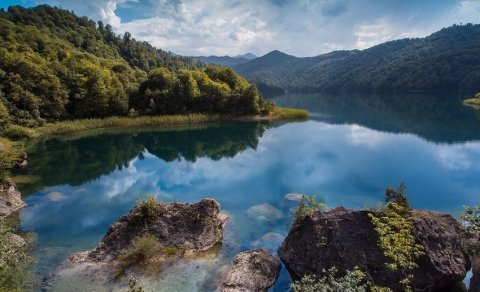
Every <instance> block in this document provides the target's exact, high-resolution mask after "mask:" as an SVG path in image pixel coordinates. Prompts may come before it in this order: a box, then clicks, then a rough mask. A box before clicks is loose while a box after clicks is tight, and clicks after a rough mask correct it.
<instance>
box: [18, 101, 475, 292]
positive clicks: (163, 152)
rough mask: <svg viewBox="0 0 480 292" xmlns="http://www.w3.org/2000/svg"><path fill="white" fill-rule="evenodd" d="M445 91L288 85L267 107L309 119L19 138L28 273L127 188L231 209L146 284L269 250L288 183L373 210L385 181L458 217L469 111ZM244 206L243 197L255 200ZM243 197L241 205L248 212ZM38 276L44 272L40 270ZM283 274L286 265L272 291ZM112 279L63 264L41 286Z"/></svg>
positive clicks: (82, 242) (104, 218) (101, 226)
mask: <svg viewBox="0 0 480 292" xmlns="http://www.w3.org/2000/svg"><path fill="white" fill-rule="evenodd" d="M445 100H447V98H445V96H425V95H404V96H401V95H397V96H373V95H369V96H338V95H337V96H331V95H325V94H318V93H317V94H289V95H285V96H281V97H278V98H275V99H274V102H275V103H276V104H278V105H283V106H292V107H300V108H305V109H308V110H310V111H311V118H310V119H309V120H308V121H303V122H293V123H262V122H237V123H224V124H211V125H200V126H192V127H177V128H171V129H167V130H158V129H141V130H138V129H137V130H131V129H130V130H109V131H98V132H90V133H84V134H81V135H78V136H69V137H63V138H53V139H46V138H42V139H38V140H35V141H32V142H31V143H29V145H27V149H28V154H29V165H30V169H29V171H28V173H26V175H28V178H29V180H28V182H25V183H23V184H20V189H21V190H22V191H23V192H24V194H25V195H27V196H26V197H25V201H26V202H27V203H28V207H26V208H24V209H23V210H22V211H21V214H20V219H21V224H20V229H21V230H22V231H31V232H32V233H33V234H34V237H35V241H36V245H35V247H34V251H33V252H34V255H35V256H36V258H37V261H38V264H37V269H38V272H39V273H41V274H42V275H50V273H54V272H55V271H56V269H57V268H58V266H59V265H60V264H61V263H62V262H63V261H64V260H65V259H66V258H67V257H68V256H69V255H70V254H71V253H73V252H77V251H84V250H88V249H91V248H93V247H94V246H96V244H97V243H98V242H99V241H100V240H101V239H102V237H103V236H104V234H105V232H106V231H107V229H108V227H109V226H110V224H112V223H113V222H114V221H115V220H116V219H117V218H119V217H120V216H121V215H123V214H125V213H127V212H128V211H129V210H131V209H132V208H133V207H134V205H135V203H136V201H137V200H138V198H140V197H142V196H146V195H147V194H155V195H156V197H157V199H158V200H161V201H167V202H170V201H182V202H183V201H185V202H195V201H198V200H200V199H202V198H205V197H210V198H214V199H216V200H217V201H218V202H219V203H220V204H221V208H222V210H224V211H225V212H226V213H227V214H228V215H229V217H230V220H229V223H228V224H227V227H226V230H225V240H224V244H223V247H222V249H221V250H217V251H216V252H215V253H213V255H208V256H205V257H202V258H198V259H192V260H188V261H182V262H179V263H178V264H175V265H171V266H168V267H164V268H163V270H162V272H158V273H150V274H149V275H148V277H147V279H144V280H145V281H146V287H147V288H149V289H152V290H155V291H196V290H199V291H204V290H207V291H208V290H213V289H214V288H215V279H214V278H215V275H217V274H218V273H219V272H220V271H221V269H222V267H224V266H225V265H227V264H229V263H230V261H231V259H232V257H233V255H234V254H235V253H237V252H239V251H243V250H248V249H251V248H253V247H265V248H268V249H270V250H272V251H275V250H276V248H277V247H278V245H279V243H280V241H281V238H282V237H284V236H286V235H287V233H288V223H289V221H290V209H291V208H292V207H293V206H292V204H291V203H289V202H288V201H286V200H285V199H284V196H285V194H288V193H305V194H310V195H316V196H317V198H318V199H319V200H321V201H323V202H325V203H326V204H327V206H328V207H335V206H339V205H342V206H346V207H352V208H363V207H375V206H378V205H379V204H380V203H381V202H382V200H383V195H384V189H385V188H386V187H389V186H397V185H398V184H399V183H400V182H402V181H403V182H405V183H406V185H407V191H406V193H407V195H408V197H409V200H410V202H411V204H412V205H413V207H415V208H426V209H432V210H437V211H443V212H448V213H451V214H453V215H455V216H456V215H457V214H458V213H459V212H460V211H461V210H462V206H463V205H472V204H477V203H479V202H480V179H479V178H480V163H478V161H480V114H479V113H478V112H475V111H474V110H471V109H469V108H466V107H463V106H462V105H461V102H460V100H457V99H452V98H449V99H448V100H451V101H450V102H446V101H445ZM254 206H255V207H254ZM252 207H254V208H252ZM49 277H51V276H49ZM289 284H290V278H289V276H288V273H287V272H286V271H285V268H283V270H282V274H281V276H280V279H279V281H278V282H277V284H276V286H275V287H274V288H273V290H274V291H284V290H285V289H287V287H288V286H289ZM67 287H68V289H69V290H70V291H73V290H74V289H75V288H77V289H80V288H81V289H82V290H89V289H90V290H92V289H98V290H102V289H117V288H118V287H119V286H118V285H114V284H112V283H104V282H102V281H87V280H86V278H85V277H84V275H81V273H76V272H75V271H74V270H73V271H72V270H70V271H67V272H61V273H60V274H59V275H57V276H55V277H53V280H52V285H51V289H52V290H58V291H61V290H65V289H66V288H67Z"/></svg>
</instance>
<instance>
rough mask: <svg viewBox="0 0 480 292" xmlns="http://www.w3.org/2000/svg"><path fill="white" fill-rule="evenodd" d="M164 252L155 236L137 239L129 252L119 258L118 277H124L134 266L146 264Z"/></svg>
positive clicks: (145, 235) (147, 234)
mask: <svg viewBox="0 0 480 292" xmlns="http://www.w3.org/2000/svg"><path fill="white" fill-rule="evenodd" d="M162 250H163V249H162V246H161V244H160V242H158V239H157V238H156V237H155V236H154V235H152V234H150V233H145V234H144V235H142V236H138V237H136V238H135V239H133V241H132V243H131V244H130V246H129V247H128V248H127V250H126V251H125V252H124V253H122V254H121V255H120V256H118V258H117V260H118V264H119V271H118V275H122V274H123V273H124V272H125V270H127V269H128V268H130V267H132V266H135V265H140V264H143V263H145V262H146V261H147V260H149V259H151V258H152V257H154V256H155V255H157V254H159V253H160V252H162Z"/></svg>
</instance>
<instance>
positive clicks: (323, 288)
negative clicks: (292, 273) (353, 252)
mask: <svg viewBox="0 0 480 292" xmlns="http://www.w3.org/2000/svg"><path fill="white" fill-rule="evenodd" d="M324 273H325V274H326V275H325V276H324V277H322V278H320V279H319V280H316V279H315V277H314V276H304V277H303V278H302V279H301V280H300V281H296V282H295V283H293V284H292V285H291V288H292V290H293V291H294V292H339V291H342V292H365V291H366V285H365V284H364V279H365V274H364V273H363V272H362V271H361V270H360V269H358V268H355V269H354V270H353V271H347V273H346V274H345V275H344V276H343V277H339V276H338V275H337V274H338V271H337V269H336V268H335V267H332V268H330V269H328V270H327V271H324Z"/></svg>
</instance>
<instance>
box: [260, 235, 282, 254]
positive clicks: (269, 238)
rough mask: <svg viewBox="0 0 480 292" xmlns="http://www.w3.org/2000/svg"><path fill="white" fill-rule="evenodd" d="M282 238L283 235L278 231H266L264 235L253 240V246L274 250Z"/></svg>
mask: <svg viewBox="0 0 480 292" xmlns="http://www.w3.org/2000/svg"><path fill="white" fill-rule="evenodd" d="M284 239H285V237H284V236H282V235H280V234H278V233H275V232H268V233H266V234H265V235H263V236H262V237H261V238H260V239H258V240H255V241H254V242H253V246H254V247H261V248H265V249H268V250H271V251H275V250H277V248H278V247H279V246H280V244H281V243H282V241H283V240H284Z"/></svg>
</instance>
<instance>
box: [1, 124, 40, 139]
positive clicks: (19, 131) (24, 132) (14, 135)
mask: <svg viewBox="0 0 480 292" xmlns="http://www.w3.org/2000/svg"><path fill="white" fill-rule="evenodd" d="M2 134H3V136H4V137H6V138H9V139H12V140H21V139H28V138H32V137H33V135H34V131H33V130H31V129H29V128H25V127H22V126H18V125H8V126H6V127H5V129H3V131H2Z"/></svg>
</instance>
